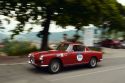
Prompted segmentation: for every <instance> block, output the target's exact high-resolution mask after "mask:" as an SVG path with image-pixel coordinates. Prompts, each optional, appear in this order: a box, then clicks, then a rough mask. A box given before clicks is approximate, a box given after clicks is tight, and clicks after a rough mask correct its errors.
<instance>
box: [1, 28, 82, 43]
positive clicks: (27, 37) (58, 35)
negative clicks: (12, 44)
mask: <svg viewBox="0 0 125 83" xmlns="http://www.w3.org/2000/svg"><path fill="white" fill-rule="evenodd" d="M64 33H65V34H68V37H69V38H71V37H72V35H74V34H75V33H76V32H75V31H74V30H71V31H65V32H54V33H51V34H50V36H49V41H50V42H55V41H56V42H59V41H60V40H62V37H63V34H64ZM79 34H80V35H81V36H82V35H83V32H82V31H80V32H79ZM36 35H37V32H29V33H26V34H20V35H18V36H16V37H15V39H16V40H19V41H33V42H39V41H40V40H41V39H40V38H38V37H37V36H36ZM6 37H7V36H6V35H5V34H2V33H1V34H0V40H2V39H5V38H6Z"/></svg>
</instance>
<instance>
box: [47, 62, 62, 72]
mask: <svg viewBox="0 0 125 83" xmlns="http://www.w3.org/2000/svg"><path fill="white" fill-rule="evenodd" d="M60 70H61V64H60V62H59V61H58V60H52V61H51V63H50V65H49V72H50V73H52V74H55V73H58V72H59V71H60Z"/></svg>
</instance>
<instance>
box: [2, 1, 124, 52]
mask: <svg viewBox="0 0 125 83" xmlns="http://www.w3.org/2000/svg"><path fill="white" fill-rule="evenodd" d="M117 4H118V3H117V2H116V0H0V5H1V6H0V13H1V14H2V15H5V16H9V17H16V19H17V20H18V21H19V22H20V23H19V24H18V26H17V27H16V28H15V29H14V30H12V32H13V34H12V37H13V36H14V35H17V34H19V33H20V32H22V31H24V26H25V24H26V23H27V22H28V23H32V24H34V23H38V24H41V26H43V27H44V29H43V31H40V32H39V34H38V36H39V37H42V44H41V50H46V49H47V44H48V35H49V32H48V30H49V26H50V23H51V21H55V22H56V24H57V25H60V26H68V25H72V26H75V27H76V28H77V29H78V30H80V28H81V26H84V25H88V24H90V23H91V24H95V25H99V24H101V23H103V22H104V21H107V20H108V21H111V23H112V24H113V23H114V24H115V23H116V22H119V23H118V24H117V25H116V26H119V24H120V23H121V20H120V19H122V16H121V15H120V13H121V12H120V11H119V10H118V8H119V6H118V5H117ZM119 18H120V19H119ZM118 19H119V20H118ZM114 24H113V25H114ZM121 24H122V23H121ZM116 26H115V27H116ZM112 27H114V26H112ZM31 29H32V28H31Z"/></svg>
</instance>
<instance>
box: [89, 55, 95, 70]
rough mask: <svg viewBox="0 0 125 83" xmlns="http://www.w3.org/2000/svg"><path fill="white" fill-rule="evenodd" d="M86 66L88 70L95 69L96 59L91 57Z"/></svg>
mask: <svg viewBox="0 0 125 83" xmlns="http://www.w3.org/2000/svg"><path fill="white" fill-rule="evenodd" d="M88 66H89V67H90V68H95V67H96V66H97V59H96V58H95V57H92V58H91V60H90V61H89V64H88Z"/></svg>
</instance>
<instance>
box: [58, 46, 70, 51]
mask: <svg viewBox="0 0 125 83" xmlns="http://www.w3.org/2000/svg"><path fill="white" fill-rule="evenodd" d="M68 46H69V44H60V45H59V46H58V47H57V50H62V51H66V50H67V48H68Z"/></svg>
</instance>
